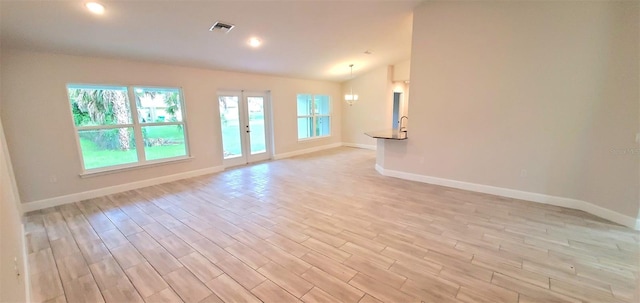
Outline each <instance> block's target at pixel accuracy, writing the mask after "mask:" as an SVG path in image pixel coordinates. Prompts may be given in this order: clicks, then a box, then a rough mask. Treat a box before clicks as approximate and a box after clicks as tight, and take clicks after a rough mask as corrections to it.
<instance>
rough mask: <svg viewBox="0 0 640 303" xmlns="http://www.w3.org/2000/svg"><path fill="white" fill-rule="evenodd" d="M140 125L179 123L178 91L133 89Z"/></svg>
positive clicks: (169, 89) (170, 89)
mask: <svg viewBox="0 0 640 303" xmlns="http://www.w3.org/2000/svg"><path fill="white" fill-rule="evenodd" d="M134 92H135V96H136V104H137V106H138V120H140V123H160V122H181V121H182V109H181V108H180V90H179V89H177V88H143V87H136V88H134Z"/></svg>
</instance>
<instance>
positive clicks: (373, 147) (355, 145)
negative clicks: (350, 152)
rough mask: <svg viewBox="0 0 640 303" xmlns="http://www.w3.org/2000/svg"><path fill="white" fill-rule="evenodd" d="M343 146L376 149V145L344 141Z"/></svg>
mask: <svg viewBox="0 0 640 303" xmlns="http://www.w3.org/2000/svg"><path fill="white" fill-rule="evenodd" d="M342 146H346V147H355V148H362V149H370V150H376V146H375V145H369V144H360V143H347V142H342Z"/></svg>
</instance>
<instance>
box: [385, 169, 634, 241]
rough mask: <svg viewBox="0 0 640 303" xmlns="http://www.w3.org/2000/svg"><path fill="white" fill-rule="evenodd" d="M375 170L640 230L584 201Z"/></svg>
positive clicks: (626, 219)
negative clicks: (578, 212)
mask: <svg viewBox="0 0 640 303" xmlns="http://www.w3.org/2000/svg"><path fill="white" fill-rule="evenodd" d="M375 169H376V171H378V172H379V173H380V174H381V175H384V176H389V177H395V178H400V179H405V180H411V181H417V182H422V183H429V184H434V185H441V186H446V187H453V188H458V189H464V190H469V191H475V192H481V193H485V194H491V195H496V196H502V197H507V198H514V199H520V200H527V201H531V202H537V203H543V204H549V205H555V206H562V207H567V208H573V209H577V210H582V211H585V212H588V213H590V214H593V215H596V216H598V217H601V218H604V219H607V220H610V221H612V222H615V223H618V224H621V225H624V226H627V227H630V228H633V229H635V230H640V218H633V217H629V216H627V215H623V214H620V213H618V212H615V211H612V210H609V209H606V208H603V207H601V206H598V205H594V204H592V203H589V202H586V201H582V200H577V199H571V198H564V197H557V196H549V195H544V194H538V193H532V192H526V191H521V190H515V189H509V188H502V187H496V186H490V185H483V184H476V183H469V182H463V181H456V180H451V179H444V178H438V177H431V176H425V175H418V174H412V173H407V172H402V171H396V170H390V169H385V168H383V167H381V166H380V165H377V164H376V166H375Z"/></svg>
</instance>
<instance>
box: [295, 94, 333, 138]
mask: <svg viewBox="0 0 640 303" xmlns="http://www.w3.org/2000/svg"><path fill="white" fill-rule="evenodd" d="M330 103H331V100H330V98H329V96H326V95H309V94H299V95H298V140H302V139H308V138H313V137H326V136H330V135H331V104H330Z"/></svg>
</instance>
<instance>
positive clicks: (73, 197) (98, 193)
mask: <svg viewBox="0 0 640 303" xmlns="http://www.w3.org/2000/svg"><path fill="white" fill-rule="evenodd" d="M223 170H224V168H223V167H222V166H215V167H209V168H203V169H198V170H192V171H188V172H184V173H178V174H173V175H168V176H162V177H158V178H153V179H147V180H141V181H137V182H131V183H125V184H120V185H114V186H109V187H104V188H99V189H94V190H89V191H85V192H79V193H74V194H69V195H64V196H58V197H53V198H49V199H43V200H38V201H33V202H27V203H24V204H23V205H22V210H23V211H24V212H30V211H34V210H39V209H44V208H48V207H53V206H58V205H63V204H68V203H73V202H78V201H82V200H86V199H92V198H97V197H102V196H106V195H111V194H116V193H120V192H123V191H128V190H132V189H137V188H142V187H147V186H153V185H157V184H162V183H167V182H172V181H177V180H182V179H187V178H193V177H197V176H202V175H208V174H214V173H218V172H221V171H223Z"/></svg>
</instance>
